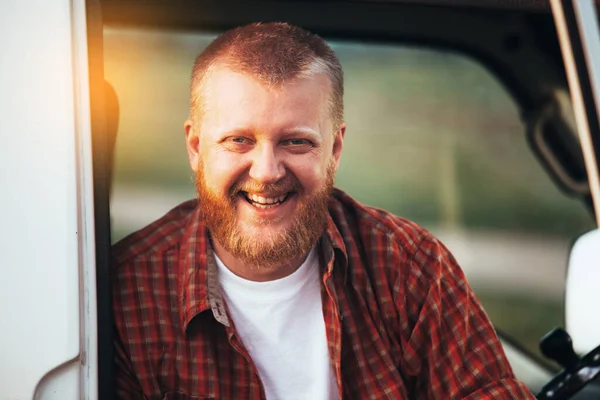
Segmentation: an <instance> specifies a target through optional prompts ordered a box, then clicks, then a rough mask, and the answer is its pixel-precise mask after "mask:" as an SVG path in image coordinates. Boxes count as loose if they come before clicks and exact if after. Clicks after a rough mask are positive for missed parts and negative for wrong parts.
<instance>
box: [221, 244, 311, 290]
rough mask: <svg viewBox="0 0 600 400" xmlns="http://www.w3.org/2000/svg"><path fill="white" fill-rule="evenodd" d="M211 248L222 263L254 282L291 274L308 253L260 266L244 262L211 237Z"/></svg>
mask: <svg viewBox="0 0 600 400" xmlns="http://www.w3.org/2000/svg"><path fill="white" fill-rule="evenodd" d="M212 244H213V250H214V252H215V253H216V254H217V256H218V257H219V258H220V259H221V261H223V264H225V266H226V267H227V269H229V270H230V271H231V272H233V273H234V274H236V275H237V276H239V277H241V278H244V279H247V280H249V281H255V282H267V281H274V280H277V279H281V278H285V277H286V276H288V275H291V274H293V273H294V272H295V271H296V270H297V269H298V268H300V266H301V265H302V263H303V262H304V260H306V257H307V256H308V253H306V254H303V255H301V256H298V257H295V258H293V259H292V260H288V261H284V262H283V263H281V264H280V265H276V266H269V267H264V268H263V267H262V266H254V265H249V264H247V263H245V262H244V261H242V260H239V259H237V258H235V257H234V256H233V254H231V253H230V252H229V251H227V249H225V247H223V246H222V245H221V243H219V241H218V240H216V239H215V238H212Z"/></svg>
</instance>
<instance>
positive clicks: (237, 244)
mask: <svg viewBox="0 0 600 400" xmlns="http://www.w3.org/2000/svg"><path fill="white" fill-rule="evenodd" d="M333 176H334V168H333V163H332V164H331V165H330V167H329V168H328V170H327V180H326V181H325V185H324V186H323V188H321V189H320V190H319V191H318V192H317V193H316V194H314V195H312V196H310V197H308V198H307V197H306V196H303V194H302V185H301V184H300V182H299V181H298V179H297V178H296V177H295V176H294V175H292V174H288V175H287V176H286V177H285V178H284V179H282V180H281V181H279V182H276V183H274V184H267V185H260V184H256V183H255V182H239V183H236V184H234V185H233V186H232V188H231V189H230V193H229V197H223V196H219V195H218V194H216V193H214V192H213V191H211V190H210V189H209V188H208V187H207V186H206V182H205V179H204V168H203V165H202V164H201V163H200V164H199V165H198V170H197V173H196V192H197V195H198V202H199V207H200V213H201V216H202V218H203V219H204V222H205V224H206V226H207V227H208V230H209V231H210V234H211V236H212V238H213V240H217V241H218V242H219V243H220V244H221V246H223V247H224V248H225V250H227V251H228V252H229V253H231V255H232V256H233V257H235V258H236V259H237V260H239V261H241V262H243V263H244V264H246V265H248V266H252V267H255V268H258V269H275V268H277V267H279V266H281V265H282V264H285V263H286V262H289V261H290V260H293V259H295V258H298V257H303V256H305V255H306V254H308V252H309V251H310V250H311V249H312V248H313V247H314V246H315V245H316V243H317V241H318V240H319V238H320V237H321V235H322V234H323V231H324V230H325V228H326V226H327V213H328V211H327V204H328V201H329V197H330V196H331V192H332V189H333ZM242 191H243V192H250V193H261V192H262V193H288V192H292V193H295V195H296V196H298V202H297V207H296V210H295V213H294V216H293V221H292V225H291V227H289V228H282V229H281V230H280V231H278V232H275V233H274V234H272V235H269V236H268V237H265V236H261V237H257V236H256V235H248V234H247V232H243V231H242V230H241V229H240V222H239V221H237V217H236V204H235V201H236V200H237V198H238V196H239V195H240V193H241V192H242ZM254 222H255V223H257V224H269V223H273V222H276V221H269V220H261V221H254Z"/></svg>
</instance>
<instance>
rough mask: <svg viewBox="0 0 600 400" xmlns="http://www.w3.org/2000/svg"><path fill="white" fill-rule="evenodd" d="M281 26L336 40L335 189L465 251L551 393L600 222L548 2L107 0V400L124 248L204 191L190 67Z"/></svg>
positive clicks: (101, 121)
mask: <svg viewBox="0 0 600 400" xmlns="http://www.w3.org/2000/svg"><path fill="white" fill-rule="evenodd" d="M267 21H285V22H289V23H292V24H295V25H298V26H301V27H303V28H305V29H308V30H310V31H312V32H314V33H317V34H319V35H321V36H322V37H324V38H325V39H326V40H327V41H328V42H329V43H330V44H331V46H332V48H333V49H334V51H336V53H337V54H338V56H339V58H340V61H341V63H342V66H343V67H344V73H345V84H346V92H345V100H344V101H345V118H346V121H347V124H348V129H347V134H346V139H345V144H344V153H343V155H342V165H341V167H340V171H339V172H338V176H336V186H338V187H340V188H341V189H343V190H345V191H346V192H348V193H349V194H350V195H352V196H354V197H356V198H357V199H358V200H360V201H361V202H364V203H366V204H368V205H372V206H376V207H380V208H384V209H386V210H389V211H391V212H394V213H396V214H398V215H401V216H403V217H405V218H408V219H411V220H413V221H415V222H417V223H418V224H420V225H422V226H424V227H425V228H427V229H429V230H430V231H431V232H432V233H433V234H434V235H436V236H437V237H439V238H440V239H441V240H442V242H444V243H445V244H446V245H447V246H448V247H449V248H450V250H451V251H452V252H453V253H454V255H455V256H456V257H457V259H458V261H459V263H460V264H461V266H462V268H463V269H464V270H465V273H466V275H467V278H468V279H469V283H470V284H471V286H472V287H473V288H474V290H475V293H476V294H477V296H478V297H479V299H480V300H481V302H482V304H483V306H484V308H485V309H486V311H487V312H488V314H489V315H490V318H491V319H492V322H493V323H494V325H495V326H496V328H497V330H498V333H499V335H500V337H501V339H502V342H503V345H504V347H505V351H506V353H507V356H508V357H509V359H510V361H511V364H512V366H513V369H514V370H515V373H516V374H517V376H518V378H519V379H521V380H522V381H523V382H525V383H526V384H527V385H528V387H529V388H530V390H531V391H532V392H533V393H537V392H538V391H539V390H540V389H541V387H542V386H543V385H544V384H545V383H546V382H547V381H549V380H550V379H551V378H552V376H554V375H555V374H556V373H557V372H558V371H559V370H560V369H561V367H560V366H559V365H558V364H556V363H554V362H552V361H551V360H548V359H546V358H544V357H543V356H542V355H541V353H540V351H539V349H538V341H539V339H540V338H541V337H542V336H543V335H544V334H545V333H546V332H548V331H550V330H551V329H552V328H554V327H556V326H564V307H563V297H564V284H565V282H564V281H565V273H566V272H565V269H566V266H567V259H568V254H569V249H570V246H571V244H572V242H573V241H574V240H575V239H577V237H579V236H580V235H581V234H583V233H585V232H587V231H589V230H591V229H593V228H594V227H595V223H594V215H593V209H592V201H591V197H590V191H589V187H588V183H587V175H586V171H585V166H584V161H583V156H582V151H581V147H580V145H579V141H578V138H577V132H576V128H575V123H574V117H573V110H572V105H571V101H570V99H569V90H568V84H567V79H566V75H565V69H564V64H563V59H562V56H561V51H560V47H559V43H558V39H557V35H556V29H555V27H554V21H553V18H552V14H551V11H550V6H549V4H548V2H547V1H538V0H530V1H526V0H523V1H519V2H514V1H502V0H477V1H475V0H453V1H450V0H422V1H417V0H404V1H402V0H381V1H378V0H348V1H340V0H332V1H329V0H327V1H316V0H288V1H281V0H278V1H274V0H258V1H254V0H253V1H244V2H242V1H234V0H143V1H140V0H135V1H134V0H99V1H90V2H89V10H88V27H89V32H90V33H89V39H88V42H89V44H90V50H89V51H90V61H91V63H90V76H91V83H92V85H91V91H92V117H93V133H94V174H95V197H96V199H95V204H96V237H97V247H98V250H99V251H98V256H97V257H98V259H97V265H98V272H97V273H98V277H97V282H98V316H99V324H98V326H99V332H98V340H99V344H98V345H99V357H100V359H99V362H100V368H99V371H100V376H99V380H100V385H99V386H100V398H102V399H103V398H112V391H113V383H112V376H111V374H112V367H111V363H112V342H111V337H112V331H111V329H112V328H111V322H110V321H111V311H110V283H109V282H110V280H109V273H110V269H109V254H110V246H111V244H113V243H115V242H117V241H118V240H119V239H121V238H123V237H125V236H126V235H128V234H129V233H132V232H133V231H135V230H137V229H140V228H142V227H143V226H145V225H146V224H148V223H150V222H151V221H153V220H154V219H156V218H158V217H160V216H161V215H162V214H164V213H166V212H167V211H169V209H171V208H173V207H175V206H176V205H177V204H179V203H180V202H182V201H185V200H187V199H189V198H192V197H193V196H194V195H195V194H194V187H193V184H192V182H191V180H190V176H191V171H190V170H189V166H188V165H187V158H186V154H185V146H184V141H183V139H184V135H183V122H184V120H185V118H186V117H187V112H188V96H189V77H190V73H191V66H192V63H193V60H194V58H195V57H196V56H197V55H198V54H199V52H200V51H202V49H203V48H204V46H206V45H207V44H208V43H209V42H210V40H212V39H213V38H214V37H215V36H216V35H218V34H219V33H220V32H223V31H224V30H227V29H229V28H232V27H235V26H238V25H243V24H247V23H250V22H267ZM599 394H600V385H596V386H595V385H594V384H591V385H588V386H587V387H586V388H584V389H583V390H582V391H581V392H579V394H578V395H577V396H576V397H574V398H576V399H592V398H597V397H598V395H599Z"/></svg>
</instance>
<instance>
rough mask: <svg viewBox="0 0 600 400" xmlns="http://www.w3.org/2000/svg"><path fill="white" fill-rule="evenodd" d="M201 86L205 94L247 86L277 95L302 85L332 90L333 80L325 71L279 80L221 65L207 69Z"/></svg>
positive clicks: (304, 73)
mask: <svg viewBox="0 0 600 400" xmlns="http://www.w3.org/2000/svg"><path fill="white" fill-rule="evenodd" d="M201 86H202V87H201V88H196V90H198V89H199V90H201V91H202V92H203V93H202V94H203V95H207V94H210V93H211V92H212V91H214V90H216V89H234V88H236V87H237V88H239V87H240V86H245V87H248V88H250V87H253V88H255V89H260V90H267V91H269V92H271V93H272V94H273V95H275V96H276V95H278V94H280V93H283V92H287V91H289V90H290V89H293V88H295V87H300V86H305V87H310V90H314V91H319V92H320V91H322V90H327V91H329V90H331V80H330V79H329V76H328V75H327V74H326V73H324V72H311V71H306V72H303V73H300V74H298V75H297V76H294V77H290V78H288V79H285V80H282V81H281V82H278V81H273V80H272V79H269V78H268V77H264V76H260V75H257V74H254V73H249V72H246V71H243V70H239V69H236V68H234V67H230V66H221V65H219V66H215V67H213V68H210V69H209V70H208V71H207V73H206V75H205V78H204V79H203V82H202V84H201Z"/></svg>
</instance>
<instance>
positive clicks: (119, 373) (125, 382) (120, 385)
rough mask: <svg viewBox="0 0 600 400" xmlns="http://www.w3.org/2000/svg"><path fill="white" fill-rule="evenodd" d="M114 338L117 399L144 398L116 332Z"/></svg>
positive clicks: (138, 399) (132, 399) (140, 399)
mask: <svg viewBox="0 0 600 400" xmlns="http://www.w3.org/2000/svg"><path fill="white" fill-rule="evenodd" d="M115 338H116V339H115V341H114V351H115V359H114V370H115V372H114V373H115V392H116V395H117V399H122V400H145V399H146V398H145V397H144V395H143V393H142V388H141V387H140V384H139V382H138V380H137V378H136V377H135V375H134V373H133V371H132V367H131V362H130V361H129V357H128V356H127V354H126V352H125V350H124V349H123V346H122V344H121V341H120V340H119V339H118V334H117V333H115Z"/></svg>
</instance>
